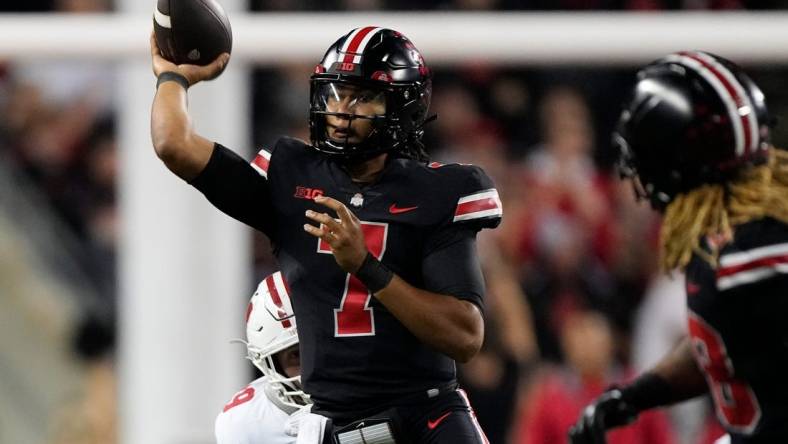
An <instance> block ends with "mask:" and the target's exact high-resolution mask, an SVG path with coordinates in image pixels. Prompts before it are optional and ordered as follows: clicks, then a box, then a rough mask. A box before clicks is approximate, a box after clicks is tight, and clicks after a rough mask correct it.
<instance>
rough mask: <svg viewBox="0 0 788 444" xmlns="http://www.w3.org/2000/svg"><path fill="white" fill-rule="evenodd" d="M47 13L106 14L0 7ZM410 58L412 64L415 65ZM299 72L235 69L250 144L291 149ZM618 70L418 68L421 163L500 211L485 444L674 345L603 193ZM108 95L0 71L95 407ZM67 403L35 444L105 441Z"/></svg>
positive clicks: (36, 72)
mask: <svg viewBox="0 0 788 444" xmlns="http://www.w3.org/2000/svg"><path fill="white" fill-rule="evenodd" d="M11 3H14V2H11ZM297 3H298V6H297V9H299V10H303V9H309V10H360V9H362V10H369V9H386V10H413V9H446V10H448V9H452V10H455V9H471V10H484V9H492V10H497V9H522V10H570V9H579V10H595V9H628V10H668V9H682V8H683V9H725V10H730V9H764V8H780V7H788V1H778V0H774V1H766V0H764V1H745V0H555V1H546V0H522V1H512V0H498V1H496V0H455V1H447V0H442V1H441V0H429V1H412V0H389V1H385V0H335V1H314V0H313V1H302V2H297ZM293 4H294V2H289V1H281V0H269V1H263V0H252V1H251V5H250V7H251V9H252V10H254V11H266V10H285V9H287V10H292V9H293ZM52 10H56V11H62V12H100V11H111V10H112V5H111V2H107V1H102V0H51V1H43V0H36V1H33V0H28V1H25V2H16V4H15V5H8V6H2V7H0V12H10V11H14V12H20V11H52ZM416 44H418V42H416ZM723 55H724V54H723ZM318 56H319V55H317V54H316V55H315V58H316V60H317V58H318ZM426 59H427V62H428V63H429V54H426ZM749 68H750V71H751V72H752V74H753V76H754V77H755V78H756V79H757V80H758V83H759V84H761V85H762V87H763V89H764V91H765V92H766V95H767V97H769V98H770V99H771V102H770V104H769V105H770V108H771V109H772V111H773V112H774V113H775V114H776V115H778V116H781V115H788V112H786V111H785V110H786V107H788V95H787V94H788V93H786V92H783V91H781V86H782V85H783V82H782V81H781V80H782V79H784V78H785V74H787V72H786V71H787V69H786V68H785V67H768V68H762V69H758V67H749ZM311 72H312V66H310V65H292V66H277V67H261V68H258V69H256V70H255V71H254V72H253V74H252V75H253V76H254V82H253V92H254V94H253V109H254V122H255V123H254V125H253V127H254V131H255V132H254V135H253V140H254V141H255V143H256V145H263V146H264V145H266V144H271V143H272V142H273V141H274V140H275V139H276V138H277V137H278V135H280V134H290V135H294V136H298V137H301V138H303V139H308V133H307V126H306V125H307V106H308V102H309V100H308V78H309V75H310V74H311ZM633 72H634V70H633V69H587V68H580V69H570V68H561V69H548V68H540V69H533V68H529V67H527V66H523V67H506V68H501V67H496V66H489V65H485V64H483V63H468V64H467V65H464V66H453V67H441V68H440V69H438V70H437V71H436V74H435V80H434V82H435V88H434V95H433V103H432V108H431V109H432V111H433V112H434V113H437V114H438V116H439V117H438V119H437V121H435V122H434V123H433V124H432V126H431V128H429V129H428V131H427V138H428V139H427V147H428V149H429V150H430V154H431V156H432V157H433V158H434V159H436V160H440V161H443V162H452V161H456V162H466V163H474V164H478V165H480V166H482V167H483V168H484V169H485V170H486V171H487V172H488V173H489V174H490V175H491V176H492V177H493V178H494V180H495V181H496V185H497V186H498V188H499V191H500V193H501V197H502V200H503V203H504V207H505V217H504V223H503V225H502V226H501V228H499V229H498V230H495V231H493V232H490V233H485V234H483V238H482V239H481V242H482V244H481V247H480V250H481V253H482V256H483V261H484V267H485V272H486V280H487V284H488V287H489V294H488V297H487V304H488V307H487V312H486V316H487V320H488V327H487V338H486V344H485V346H484V349H483V351H482V353H481V354H480V355H479V356H478V357H477V358H475V359H474V360H473V361H471V362H470V363H469V364H467V365H464V366H463V367H462V368H461V373H462V379H463V384H464V385H465V386H466V388H467V389H468V391H469V393H470V397H471V400H472V402H473V404H474V405H475V407H476V409H477V413H478V417H479V420H480V421H481V422H482V425H483V427H484V429H485V431H486V432H487V434H488V437H489V438H490V441H491V442H493V443H504V442H511V443H527V444H530V443H564V442H565V439H566V438H565V431H566V428H567V427H568V425H569V424H571V422H573V421H574V419H575V418H576V417H577V414H578V412H579V410H580V408H581V406H583V405H585V404H586V403H587V402H588V401H590V400H591V399H592V398H593V397H595V396H596V395H597V394H599V393H600V392H601V391H602V390H603V389H604V388H605V387H606V386H608V385H609V384H611V383H615V382H616V381H621V380H624V379H626V378H627V377H628V376H629V375H631V374H633V371H634V370H635V369H640V368H643V367H645V366H647V365H648V364H650V363H653V362H654V360H655V359H656V358H657V357H659V356H660V355H661V354H662V353H663V352H664V351H665V350H666V349H667V348H668V347H670V345H671V344H672V343H673V342H674V341H675V340H676V339H677V338H678V336H679V335H681V334H682V331H683V318H682V315H683V302H682V297H683V289H682V284H681V280H680V277H675V279H673V280H671V279H668V278H665V277H658V275H657V269H656V259H657V258H656V254H655V251H656V248H655V245H656V240H657V237H658V224H659V221H658V219H657V216H656V215H655V213H652V212H651V211H650V210H649V208H648V207H647V206H646V205H638V204H635V203H633V200H632V199H631V193H632V190H631V189H630V187H629V185H628V184H626V183H622V182H620V181H618V180H617V177H616V175H615V171H614V168H613V159H614V153H613V152H612V150H611V148H610V143H609V138H610V133H611V131H612V129H613V125H614V122H615V119H616V118H617V113H618V103H620V101H621V100H622V97H621V96H620V93H619V91H620V90H621V88H619V85H622V84H624V83H625V82H628V81H629V79H630V78H631V76H632V74H633ZM115 88H117V84H116V83H115V81H114V68H113V66H112V65H111V64H110V65H105V64H102V63H95V64H90V63H88V64H85V63H79V64H78V65H71V64H69V63H67V62H57V63H55V62H53V63H28V62H25V63H15V62H14V61H13V60H7V61H0V161H1V162H0V163H4V164H5V165H6V167H10V168H8V169H9V170H10V171H13V172H14V173H13V174H14V176H15V180H18V181H20V182H21V183H24V184H26V186H27V189H28V191H29V192H30V193H31V195H35V196H40V198H41V200H42V201H43V202H46V206H47V207H48V210H47V212H48V213H51V214H52V215H54V216H53V217H52V219H53V220H54V222H53V223H55V224H57V225H60V226H63V227H65V230H66V231H67V232H68V233H69V234H68V236H69V237H71V238H73V239H74V247H73V248H75V249H76V251H78V252H79V254H75V255H74V256H73V257H75V258H78V262H79V263H78V264H77V265H78V267H79V268H80V269H81V270H82V273H83V274H84V275H86V276H89V277H90V278H91V282H90V284H91V286H92V288H93V290H94V291H95V293H96V294H97V295H98V296H99V298H100V300H101V301H103V303H104V304H105V306H107V307H109V310H108V311H107V312H103V314H102V315H96V316H93V317H88V318H87V319H83V320H82V321H81V322H80V325H81V328H79V329H78V331H77V333H76V334H75V335H74V338H75V339H74V341H73V346H74V352H75V353H76V354H77V356H80V357H81V358H82V359H84V360H85V361H86V362H99V363H102V364H101V365H99V366H97V367H94V373H93V376H92V378H93V379H91V381H92V382H90V383H89V384H88V389H86V393H87V394H86V395H84V396H86V397H91V396H92V397H94V398H96V399H99V401H98V402H99V405H104V406H107V405H112V403H113V402H114V401H113V396H114V395H113V393H114V392H113V384H114V382H113V380H112V376H111V374H112V372H111V364H110V365H109V366H107V365H105V364H106V363H107V362H110V363H111V356H112V343H113V342H112V338H113V330H114V324H113V320H112V319H113V317H112V316H111V315H107V314H106V313H111V312H112V307H113V306H114V299H115V256H116V245H117V235H118V224H119V223H121V221H119V220H118V217H117V207H116V204H117V197H116V191H115V184H116V179H117V176H118V174H119V165H118V153H117V149H116V144H115V125H114V121H115V116H114V106H113V100H114V98H113V94H112V91H113V89H115ZM271 110H277V112H276V113H271ZM784 131H785V130H779V128H778V131H776V133H775V139H776V141H777V143H780V142H782V141H783V140H784V135H785V133H784ZM151 155H153V152H152V151H151ZM254 260H255V265H256V273H255V276H258V277H259V276H264V275H265V274H267V273H268V272H271V271H272V270H273V269H274V268H275V264H274V263H273V261H272V258H271V255H270V252H269V248H268V244H267V241H266V240H265V239H264V238H263V237H262V236H260V235H256V237H255V258H254ZM250 288H251V283H250ZM93 403H94V404H95V402H93ZM72 404H75V403H71V404H69V405H68V406H66V407H65V408H64V409H65V411H64V412H61V413H60V414H61V415H64V416H63V417H65V418H69V419H68V420H60V421H59V422H58V421H55V423H56V426H55V427H54V429H53V431H52V433H51V435H52V436H53V438H52V442H58V443H67V442H79V443H94V442H95V443H100V442H112V438H111V437H112V436H113V430H114V429H113V428H114V419H113V418H108V417H107V415H108V413H107V412H110V413H109V414H112V413H111V412H112V411H113V410H112V409H111V408H108V409H101V410H102V411H103V416H102V413H99V412H96V411H87V412H86V411H84V410H85V409H84V408H83V407H84V406H83V405H82V404H80V405H77V406H76V407H75V406H74V405H72ZM77 404H79V403H77ZM88 404H91V403H85V405H88ZM80 406H81V407H80ZM69 409H71V410H69ZM80 409H81V410H80ZM88 410H90V409H88ZM93 410H96V409H95V408H94V409H93ZM705 412H706V409H705V406H704V404H703V403H702V402H701V403H700V404H696V405H695V406H691V407H690V408H689V413H687V410H685V411H683V412H680V413H679V414H674V415H664V414H652V416H651V417H649V418H648V419H646V420H643V421H640V422H639V423H638V425H637V428H636V429H632V428H630V429H625V430H623V431H621V432H617V433H618V435H615V436H614V437H613V438H612V441H611V442H613V443H634V444H637V443H654V444H657V443H693V444H695V443H707V442H711V440H712V438H713V437H715V436H718V435H719V433H720V431H719V430H718V429H717V428H716V426H715V425H714V420H713V419H711V418H710V416H708V415H707V414H706V413H705ZM80 415H81V416H80ZM77 417H80V418H82V419H81V420H79V421H76V420H75V419H74V418H77ZM75 423H76V425H75ZM58 424H59V425H58ZM64 424H68V425H64Z"/></svg>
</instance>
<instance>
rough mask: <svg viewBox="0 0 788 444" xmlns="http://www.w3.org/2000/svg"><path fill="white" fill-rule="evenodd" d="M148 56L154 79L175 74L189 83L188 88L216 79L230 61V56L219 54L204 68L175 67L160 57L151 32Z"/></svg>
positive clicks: (187, 65)
mask: <svg viewBox="0 0 788 444" xmlns="http://www.w3.org/2000/svg"><path fill="white" fill-rule="evenodd" d="M150 54H151V58H152V59H153V60H152V61H153V74H154V75H156V77H159V75H160V74H161V73H163V72H168V71H172V72H176V73H178V74H180V75H182V76H184V77H186V80H188V81H189V86H191V85H194V84H195V83H198V82H202V81H203V80H211V79H214V78H216V77H218V76H219V74H221V73H222V71H224V67H225V66H227V62H229V61H230V54H228V53H224V54H220V55H219V57H216V59H215V60H214V61H213V62H211V63H209V64H207V65H205V66H200V65H189V64H183V65H176V64H174V63H172V62H171V61H169V60H167V59H165V58H164V57H163V56H162V55H161V50H160V49H159V45H158V44H157V43H156V35H155V34H154V33H153V32H151V35H150Z"/></svg>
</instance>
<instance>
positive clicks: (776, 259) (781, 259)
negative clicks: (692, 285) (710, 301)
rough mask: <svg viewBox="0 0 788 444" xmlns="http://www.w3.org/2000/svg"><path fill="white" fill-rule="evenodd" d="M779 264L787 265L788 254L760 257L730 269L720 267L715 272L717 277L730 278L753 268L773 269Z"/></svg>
mask: <svg viewBox="0 0 788 444" xmlns="http://www.w3.org/2000/svg"><path fill="white" fill-rule="evenodd" d="M779 264H788V254H783V255H779V256H771V257H762V258H760V259H755V260H752V261H750V262H745V263H743V264H738V265H733V266H730V267H722V268H720V269H719V271H717V277H718V278H721V277H725V276H731V275H734V274H736V273H741V272H743V271H749V270H753V269H755V268H763V267H773V266H775V265H779Z"/></svg>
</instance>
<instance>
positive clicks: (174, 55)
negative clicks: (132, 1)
mask: <svg viewBox="0 0 788 444" xmlns="http://www.w3.org/2000/svg"><path fill="white" fill-rule="evenodd" d="M153 29H154V32H155V35H156V44H158V45H159V49H160V50H161V55H162V56H164V58H165V59H167V60H169V61H171V62H173V63H175V64H177V65H181V64H184V63H188V64H192V65H207V64H209V63H210V62H212V61H213V60H214V59H215V58H216V57H218V56H219V55H220V54H222V53H224V52H227V53H229V52H230V51H231V50H232V47H233V35H232V29H231V28H230V20H229V19H228V18H227V14H226V13H225V12H224V9H223V8H222V6H221V5H220V4H219V3H218V2H216V0H158V1H157V4H156V11H154V13H153Z"/></svg>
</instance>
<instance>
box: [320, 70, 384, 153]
mask: <svg viewBox="0 0 788 444" xmlns="http://www.w3.org/2000/svg"><path fill="white" fill-rule="evenodd" d="M311 104H312V105H311V109H310V113H311V114H312V117H311V118H310V120H311V124H312V130H311V131H312V137H313V140H315V141H316V142H317V144H318V147H319V148H320V149H321V150H323V151H326V152H328V153H330V154H342V155H346V156H355V155H360V156H364V155H367V154H370V153H375V152H379V151H381V150H378V149H377V148H381V147H382V146H381V143H382V142H383V141H384V140H386V139H387V136H384V134H385V133H386V132H385V128H386V125H387V123H388V116H387V114H386V110H387V109H388V108H389V106H390V104H389V103H388V92H387V90H386V89H384V88H382V87H377V85H373V86H367V85H358V84H356V83H354V82H346V81H342V80H334V79H331V80H317V81H315V80H313V87H312V100H311ZM361 119H363V120H367V121H370V123H371V130H370V132H369V133H368V134H366V135H364V136H363V137H359V135H358V134H357V133H356V132H355V129H354V123H355V122H357V121H358V120H361ZM337 130H339V131H337ZM343 130H344V131H343Z"/></svg>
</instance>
